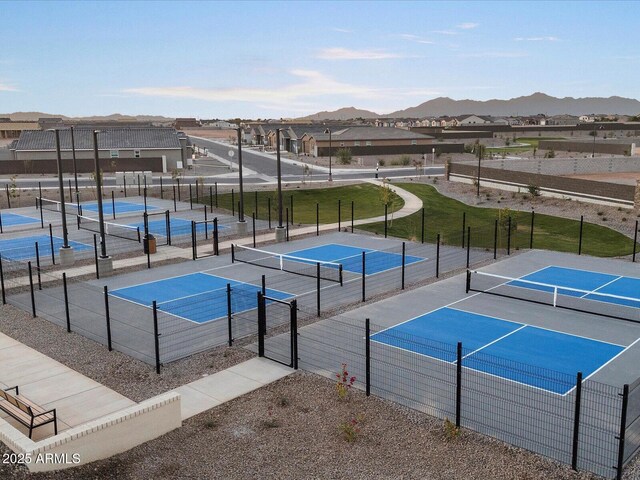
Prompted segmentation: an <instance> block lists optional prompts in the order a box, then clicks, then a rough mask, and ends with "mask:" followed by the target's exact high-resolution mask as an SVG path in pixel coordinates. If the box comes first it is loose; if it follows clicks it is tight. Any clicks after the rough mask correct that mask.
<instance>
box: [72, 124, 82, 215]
mask: <svg viewBox="0 0 640 480" xmlns="http://www.w3.org/2000/svg"><path fill="white" fill-rule="evenodd" d="M71 154H72V155H73V178H74V179H75V181H76V203H77V204H80V198H79V196H80V191H79V190H78V167H77V165H76V139H75V136H74V134H73V125H72V126H71Z"/></svg>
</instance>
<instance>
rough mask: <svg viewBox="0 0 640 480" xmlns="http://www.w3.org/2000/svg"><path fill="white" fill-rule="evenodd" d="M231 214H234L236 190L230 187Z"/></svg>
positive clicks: (233, 215)
mask: <svg viewBox="0 0 640 480" xmlns="http://www.w3.org/2000/svg"><path fill="white" fill-rule="evenodd" d="M231 216H232V217H235V216H236V192H235V191H234V190H233V188H232V189H231Z"/></svg>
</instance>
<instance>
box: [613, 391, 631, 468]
mask: <svg viewBox="0 0 640 480" xmlns="http://www.w3.org/2000/svg"><path fill="white" fill-rule="evenodd" d="M618 395H621V396H622V408H621V409H620V434H619V435H618V436H617V437H616V438H617V440H618V442H619V443H618V462H617V466H616V467H614V468H615V469H616V480H621V479H622V467H623V466H624V442H625V435H626V431H627V408H628V406H629V385H628V384H625V385H624V386H623V387H622V393H621V394H620V393H619V394H618Z"/></svg>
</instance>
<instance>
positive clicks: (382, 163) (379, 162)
mask: <svg viewBox="0 0 640 480" xmlns="http://www.w3.org/2000/svg"><path fill="white" fill-rule="evenodd" d="M385 163H386V162H385V161H384V159H383V158H381V159H379V160H378V165H380V166H381V167H384V166H385Z"/></svg>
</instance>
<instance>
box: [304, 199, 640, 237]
mask: <svg viewBox="0 0 640 480" xmlns="http://www.w3.org/2000/svg"><path fill="white" fill-rule="evenodd" d="M636 230H637V229H636ZM318 235H320V204H319V203H316V237H317V236H318Z"/></svg>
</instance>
